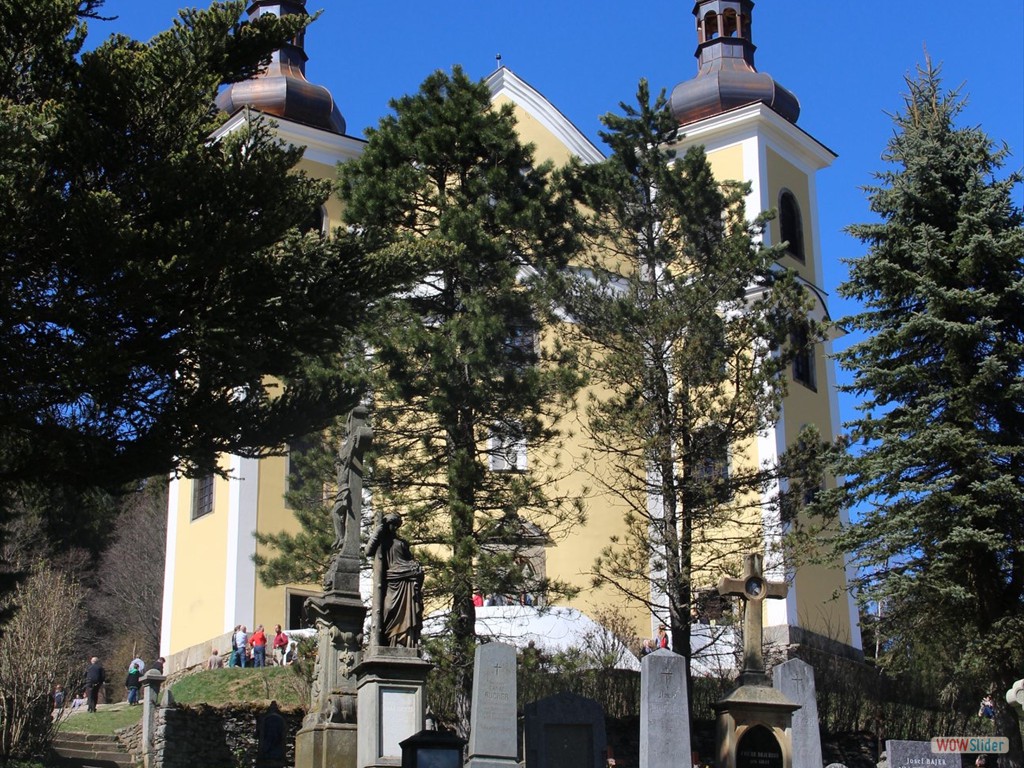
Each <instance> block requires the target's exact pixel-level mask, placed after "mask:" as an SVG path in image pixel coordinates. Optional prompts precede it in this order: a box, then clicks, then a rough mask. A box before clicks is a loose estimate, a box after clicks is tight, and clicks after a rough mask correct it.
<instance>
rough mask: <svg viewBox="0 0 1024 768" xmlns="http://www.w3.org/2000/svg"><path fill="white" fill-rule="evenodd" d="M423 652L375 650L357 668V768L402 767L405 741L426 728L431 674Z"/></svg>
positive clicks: (416, 650) (416, 649)
mask: <svg viewBox="0 0 1024 768" xmlns="http://www.w3.org/2000/svg"><path fill="white" fill-rule="evenodd" d="M432 667H433V665H432V664H430V663H428V662H426V661H424V660H423V659H421V658H420V656H419V649H418V648H401V647H400V648H388V647H382V646H370V647H369V648H367V649H366V652H365V654H364V656H363V660H362V662H361V663H360V664H359V665H358V666H357V667H356V669H355V675H356V685H357V689H358V712H359V714H358V718H357V721H358V723H359V738H358V751H357V760H356V766H357V768H374V767H376V768H395V767H396V766H401V765H402V748H401V746H400V743H401V742H402V741H404V740H405V739H407V738H409V737H410V736H413V735H415V734H417V733H419V732H420V731H422V730H423V728H424V716H425V714H426V697H425V695H424V689H425V687H426V680H427V673H428V672H430V670H431V669H432Z"/></svg>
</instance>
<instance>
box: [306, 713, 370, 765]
mask: <svg viewBox="0 0 1024 768" xmlns="http://www.w3.org/2000/svg"><path fill="white" fill-rule="evenodd" d="M357 741H358V740H357V731H356V724H355V723H321V724H318V725H314V726H313V727H311V728H303V729H301V730H300V731H299V732H298V733H297V734H295V765H296V766H302V767H303V768H354V766H355V765H356V760H357Z"/></svg>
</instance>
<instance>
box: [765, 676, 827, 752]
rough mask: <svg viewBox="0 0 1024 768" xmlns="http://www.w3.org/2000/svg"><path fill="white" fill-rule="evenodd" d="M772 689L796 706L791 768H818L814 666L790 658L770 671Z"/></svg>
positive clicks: (819, 741)
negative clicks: (797, 706) (797, 705)
mask: <svg viewBox="0 0 1024 768" xmlns="http://www.w3.org/2000/svg"><path fill="white" fill-rule="evenodd" d="M772 680H773V683H774V687H775V690H777V691H779V692H780V693H781V694H783V695H784V696H785V697H786V698H787V699H790V700H791V701H792V702H793V703H794V704H799V705H800V709H798V710H797V711H796V712H794V713H793V726H792V738H793V768H821V766H822V764H823V763H824V760H823V759H822V757H821V730H820V729H819V727H818V700H817V698H816V694H815V688H814V667H812V666H811V665H810V664H808V663H807V662H806V661H803V660H802V659H790V660H789V661H786V662H784V663H782V664H779V665H777V666H776V667H775V668H774V669H773V670H772Z"/></svg>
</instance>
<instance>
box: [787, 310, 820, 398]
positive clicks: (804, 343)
mask: <svg viewBox="0 0 1024 768" xmlns="http://www.w3.org/2000/svg"><path fill="white" fill-rule="evenodd" d="M790 341H791V343H792V344H793V349H794V350H795V353H796V354H795V355H794V357H793V381H796V382H799V383H800V384H803V385H804V386H805V387H807V388H808V389H813V390H815V391H817V382H816V381H815V376H814V345H813V344H811V343H810V341H809V339H808V333H807V326H806V325H803V326H801V327H800V328H799V329H797V330H796V331H795V332H794V333H793V335H792V337H791V339H790Z"/></svg>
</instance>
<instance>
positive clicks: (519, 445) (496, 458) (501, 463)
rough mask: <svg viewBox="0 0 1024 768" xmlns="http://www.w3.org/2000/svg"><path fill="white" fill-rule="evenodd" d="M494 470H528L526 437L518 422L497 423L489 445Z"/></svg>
mask: <svg viewBox="0 0 1024 768" xmlns="http://www.w3.org/2000/svg"><path fill="white" fill-rule="evenodd" d="M488 454H489V456H490V468H491V471H492V472H525V471H526V437H525V436H524V435H523V434H522V429H521V427H520V425H518V424H511V425H509V424H500V425H495V427H494V429H492V430H491V437H490V440H489V445H488Z"/></svg>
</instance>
